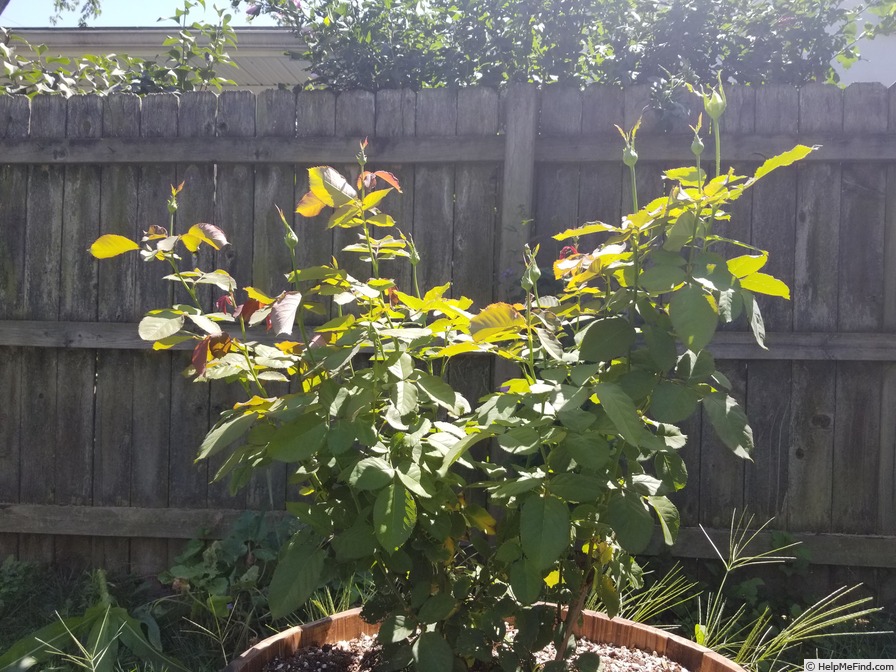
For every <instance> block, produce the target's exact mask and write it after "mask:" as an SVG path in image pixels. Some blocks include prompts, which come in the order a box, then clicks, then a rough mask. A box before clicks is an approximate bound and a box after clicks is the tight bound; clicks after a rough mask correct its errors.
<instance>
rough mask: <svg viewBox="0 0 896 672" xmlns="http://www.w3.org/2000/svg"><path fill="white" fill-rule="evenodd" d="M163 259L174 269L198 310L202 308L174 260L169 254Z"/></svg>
mask: <svg viewBox="0 0 896 672" xmlns="http://www.w3.org/2000/svg"><path fill="white" fill-rule="evenodd" d="M165 259H167V260H168V263H169V264H171V268H172V269H173V270H174V275H176V276H177V279H178V280H180V284H181V285H183V287H184V289H185V290H187V294H189V295H190V298H191V299H192V300H193V303H194V304H195V305H196V307H197V308H198V309H199V310H202V304H201V303H199V299H198V298H197V297H196V291H195V290H194V289H193V288H192V287H190V285H188V284H187V282H186V280H184V278H183V276H182V275H181V274H180V269H179V268H178V267H177V264H175V263H174V260H173V259H172V258H171V257H169V256H166V257H165Z"/></svg>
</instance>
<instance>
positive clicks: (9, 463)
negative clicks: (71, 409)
mask: <svg viewBox="0 0 896 672" xmlns="http://www.w3.org/2000/svg"><path fill="white" fill-rule="evenodd" d="M29 118H30V114H29V109H28V99H27V98H23V97H13V96H3V97H0V135H3V136H4V137H9V138H13V139H21V138H27V137H28V122H29ZM28 170H29V169H28V167H27V166H7V165H0V227H2V235H0V269H2V270H0V318H3V319H5V320H20V319H22V318H24V317H25V316H26V315H27V313H26V312H25V305H24V297H25V293H24V268H25V253H26V252H25V238H26V233H25V231H26V229H25V222H26V219H27V195H28ZM23 354H24V353H23V351H22V349H21V348H16V347H14V348H6V349H5V352H4V353H3V356H2V357H0V428H3V434H4V438H3V440H2V441H0V500H3V501H17V500H18V498H19V473H20V471H21V457H20V446H21V433H20V432H21V429H20V421H19V418H20V417H21V408H22V398H23V389H22V360H23ZM18 550H19V538H18V535H15V534H0V555H2V556H4V557H5V556H6V555H10V554H12V555H16V554H17V553H18Z"/></svg>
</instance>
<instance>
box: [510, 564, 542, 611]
mask: <svg viewBox="0 0 896 672" xmlns="http://www.w3.org/2000/svg"><path fill="white" fill-rule="evenodd" d="M509 574H510V587H511V588H512V589H513V594H514V596H515V597H516V599H517V600H519V601H520V602H521V603H522V604H532V603H533V602H535V601H536V600H537V599H538V596H539V595H540V594H541V587H542V586H543V585H544V583H543V582H542V577H541V572H540V571H539V570H538V568H537V567H536V566H535V564H534V563H533V562H532V561H531V560H529V559H524V560H517V561H516V562H514V563H513V564H512V565H511V566H510V572H509Z"/></svg>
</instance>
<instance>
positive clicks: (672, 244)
mask: <svg viewBox="0 0 896 672" xmlns="http://www.w3.org/2000/svg"><path fill="white" fill-rule="evenodd" d="M698 221H699V220H698V218H697V215H696V214H694V211H693V210H685V211H684V212H683V213H681V214H680V215H679V216H678V219H676V220H675V222H674V223H673V224H672V226H670V227H669V229H668V230H667V231H666V240H665V242H664V243H663V249H664V250H667V251H669V252H678V251H680V250H681V248H682V247H684V246H685V245H686V244H687V243H688V241H690V240H691V239H692V238H693V237H694V236H695V235H696V234H697V223H698Z"/></svg>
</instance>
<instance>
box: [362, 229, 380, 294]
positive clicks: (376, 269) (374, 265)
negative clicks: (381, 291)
mask: <svg viewBox="0 0 896 672" xmlns="http://www.w3.org/2000/svg"><path fill="white" fill-rule="evenodd" d="M363 226H364V240H366V241H367V251H368V253H369V254H370V270H371V271H373V277H374V278H376V279H379V277H380V265H379V262H378V261H377V258H376V255H375V254H374V252H373V243H372V242H371V241H370V231H369V230H368V228H367V216H366V215H365V217H364V222H363Z"/></svg>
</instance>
